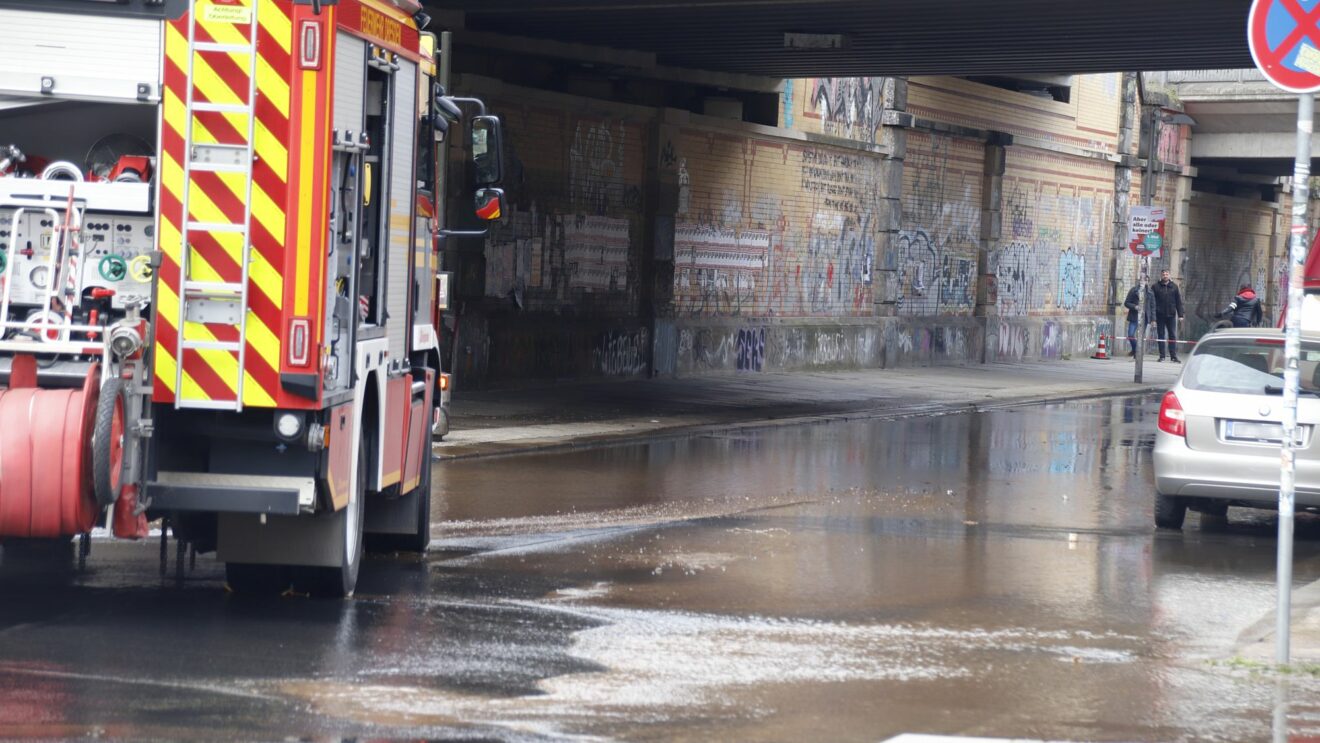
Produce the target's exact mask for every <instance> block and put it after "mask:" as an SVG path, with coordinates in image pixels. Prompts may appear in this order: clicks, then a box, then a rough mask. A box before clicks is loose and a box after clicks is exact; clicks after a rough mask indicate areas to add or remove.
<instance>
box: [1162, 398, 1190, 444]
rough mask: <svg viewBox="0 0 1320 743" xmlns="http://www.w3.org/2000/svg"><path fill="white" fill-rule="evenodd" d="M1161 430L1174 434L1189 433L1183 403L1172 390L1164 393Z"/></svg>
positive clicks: (1183, 434)
mask: <svg viewBox="0 0 1320 743" xmlns="http://www.w3.org/2000/svg"><path fill="white" fill-rule="evenodd" d="M1159 427H1160V430H1161V431H1163V432H1165V433H1168V434H1172V435H1174V436H1186V435H1187V415H1186V414H1185V413H1183V409H1182V403H1180V402H1178V396H1177V395H1175V394H1173V392H1172V391H1169V392H1165V393H1164V402H1162V403H1160V423H1159Z"/></svg>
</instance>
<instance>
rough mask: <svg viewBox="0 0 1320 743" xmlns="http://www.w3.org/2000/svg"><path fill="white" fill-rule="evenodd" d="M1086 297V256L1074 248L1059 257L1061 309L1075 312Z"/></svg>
mask: <svg viewBox="0 0 1320 743" xmlns="http://www.w3.org/2000/svg"><path fill="white" fill-rule="evenodd" d="M1085 296H1086V256H1084V255H1082V254H1081V253H1079V252H1077V251H1076V250H1075V249H1073V248H1068V249H1067V250H1065V251H1063V253H1062V254H1060V255H1059V298H1058V306H1059V308H1060V309H1065V310H1075V309H1077V308H1078V307H1080V306H1081V304H1082V299H1083V297H1085Z"/></svg>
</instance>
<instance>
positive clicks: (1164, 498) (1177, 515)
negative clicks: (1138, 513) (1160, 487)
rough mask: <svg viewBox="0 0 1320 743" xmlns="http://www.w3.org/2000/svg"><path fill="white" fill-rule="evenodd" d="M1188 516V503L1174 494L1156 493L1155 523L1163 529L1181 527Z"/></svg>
mask: <svg viewBox="0 0 1320 743" xmlns="http://www.w3.org/2000/svg"><path fill="white" fill-rule="evenodd" d="M1185 518H1187V503H1186V502H1185V501H1183V499H1182V498H1176V497H1174V496H1172V495H1160V494H1159V493H1156V494H1155V525H1156V526H1158V527H1159V528H1161V529H1181V528H1182V526H1183V519H1185Z"/></svg>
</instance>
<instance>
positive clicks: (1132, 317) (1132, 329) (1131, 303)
mask: <svg viewBox="0 0 1320 743" xmlns="http://www.w3.org/2000/svg"><path fill="white" fill-rule="evenodd" d="M1140 300H1141V286H1140V285H1137V286H1134V287H1132V288H1131V289H1129V290H1128V293H1127V299H1125V300H1123V306H1124V307H1126V308H1127V311H1128V314H1127V337H1128V347H1129V348H1131V349H1132V350H1130V351H1128V358H1136V356H1137V328H1138V324H1139V323H1138V319H1137V318H1138V317H1139V315H1138V312H1137V308H1138V304H1139V302H1140ZM1154 303H1155V300H1153V299H1151V295H1150V290H1149V289H1147V290H1146V311H1145V313H1144V314H1145V315H1146V324H1147V325H1149V324H1150V308H1151V306H1152V305H1153V304H1154Z"/></svg>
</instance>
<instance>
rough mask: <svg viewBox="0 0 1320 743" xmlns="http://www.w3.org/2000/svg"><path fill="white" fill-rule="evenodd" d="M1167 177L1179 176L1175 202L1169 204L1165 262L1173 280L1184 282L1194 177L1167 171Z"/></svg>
mask: <svg viewBox="0 0 1320 743" xmlns="http://www.w3.org/2000/svg"><path fill="white" fill-rule="evenodd" d="M1163 177H1165V178H1177V179H1178V182H1177V183H1176V184H1175V188H1174V197H1173V203H1172V204H1169V205H1168V209H1169V220H1170V223H1169V224H1168V230H1169V233H1170V234H1169V235H1168V239H1169V244H1168V247H1166V248H1165V252H1164V255H1165V258H1166V260H1165V263H1164V265H1166V266H1168V267H1169V273H1170V274H1172V276H1173V280H1174V281H1176V282H1182V281H1183V280H1184V279H1185V278H1186V276H1184V274H1185V273H1186V272H1185V270H1184V269H1185V268H1186V266H1187V250H1188V249H1189V248H1190V247H1191V245H1192V230H1191V221H1192V178H1191V176H1188V175H1182V174H1180V173H1166V174H1164V175H1163Z"/></svg>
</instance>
